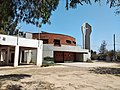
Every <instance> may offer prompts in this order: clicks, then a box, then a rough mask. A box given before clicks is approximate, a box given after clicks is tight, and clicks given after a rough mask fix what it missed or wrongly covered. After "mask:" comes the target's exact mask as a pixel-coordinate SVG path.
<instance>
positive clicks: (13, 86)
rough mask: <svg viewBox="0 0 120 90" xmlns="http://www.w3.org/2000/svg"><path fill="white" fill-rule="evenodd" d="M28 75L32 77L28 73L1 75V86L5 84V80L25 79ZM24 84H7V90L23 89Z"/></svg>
mask: <svg viewBox="0 0 120 90" xmlns="http://www.w3.org/2000/svg"><path fill="white" fill-rule="evenodd" d="M26 77H31V75H28V74H9V75H0V88H1V87H2V85H3V83H2V82H3V81H8V80H11V81H19V80H20V79H24V78H26ZM21 88H22V86H21V85H17V84H10V85H7V86H6V90H21Z"/></svg>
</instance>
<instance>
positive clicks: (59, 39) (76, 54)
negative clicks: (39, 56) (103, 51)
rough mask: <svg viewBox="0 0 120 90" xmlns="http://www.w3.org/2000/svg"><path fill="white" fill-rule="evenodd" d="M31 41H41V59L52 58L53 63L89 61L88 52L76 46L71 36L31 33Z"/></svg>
mask: <svg viewBox="0 0 120 90" xmlns="http://www.w3.org/2000/svg"><path fill="white" fill-rule="evenodd" d="M33 39H40V40H42V41H43V57H51V58H54V62H58V63H59V62H77V61H78V62H79V61H86V60H87V59H90V56H91V55H90V52H89V50H87V49H82V48H80V47H79V46H76V40H75V38H74V37H72V36H68V35H64V34H55V33H47V32H42V33H40V34H39V33H33Z"/></svg>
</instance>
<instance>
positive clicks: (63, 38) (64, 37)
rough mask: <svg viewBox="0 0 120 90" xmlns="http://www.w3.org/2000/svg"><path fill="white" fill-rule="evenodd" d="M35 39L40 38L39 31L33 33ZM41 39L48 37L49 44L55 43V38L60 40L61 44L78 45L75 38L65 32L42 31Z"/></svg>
mask: <svg viewBox="0 0 120 90" xmlns="http://www.w3.org/2000/svg"><path fill="white" fill-rule="evenodd" d="M33 39H39V34H38V33H33ZM40 39H41V40H43V39H48V44H54V39H57V40H60V44H61V45H72V46H76V40H75V38H73V37H71V36H68V35H63V34H52V33H41V34H40ZM66 40H68V41H70V42H71V43H68V42H66Z"/></svg>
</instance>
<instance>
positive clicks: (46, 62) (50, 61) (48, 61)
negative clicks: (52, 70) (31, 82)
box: [42, 57, 55, 67]
mask: <svg viewBox="0 0 120 90" xmlns="http://www.w3.org/2000/svg"><path fill="white" fill-rule="evenodd" d="M54 64H55V63H54V59H53V58H51V57H45V58H44V59H43V62H42V67H46V66H51V65H54Z"/></svg>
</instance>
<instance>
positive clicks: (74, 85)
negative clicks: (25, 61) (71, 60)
mask: <svg viewBox="0 0 120 90" xmlns="http://www.w3.org/2000/svg"><path fill="white" fill-rule="evenodd" d="M0 90H120V66H118V65H117V66H114V67H112V66H111V67H73V66H63V65H57V66H50V67H36V66H31V67H18V68H9V69H7V68H0Z"/></svg>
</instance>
